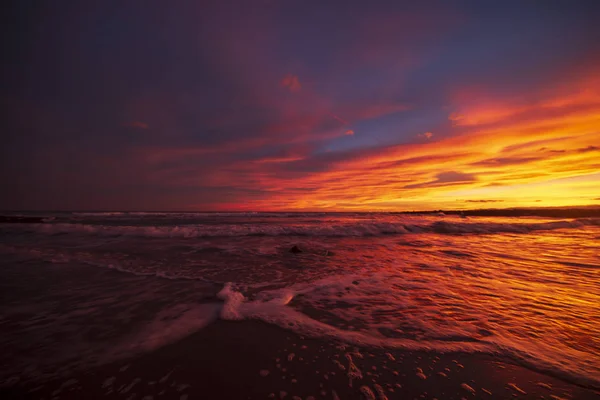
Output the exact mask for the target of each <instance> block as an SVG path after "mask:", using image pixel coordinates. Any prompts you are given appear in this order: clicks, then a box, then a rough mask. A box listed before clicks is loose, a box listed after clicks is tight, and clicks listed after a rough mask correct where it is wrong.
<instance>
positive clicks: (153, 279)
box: [0, 212, 600, 387]
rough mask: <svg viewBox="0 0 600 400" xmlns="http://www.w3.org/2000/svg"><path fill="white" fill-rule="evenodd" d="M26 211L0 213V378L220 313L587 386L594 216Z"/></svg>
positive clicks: (592, 366) (178, 334)
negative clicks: (16, 217) (26, 217)
mask: <svg viewBox="0 0 600 400" xmlns="http://www.w3.org/2000/svg"><path fill="white" fill-rule="evenodd" d="M37 215H38V216H42V217H43V222H40V223H20V224H2V225H0V291H1V294H0V296H2V302H0V326H1V327H2V332H3V334H2V337H1V338H0V351H1V353H2V354H3V363H2V366H1V367H0V382H2V381H4V382H13V381H14V380H15V379H21V380H27V379H33V380H35V379H44V378H51V377H54V376H56V375H57V374H61V373H68V372H69V371H72V370H73V369H77V368H87V367H91V366H95V365H100V364H103V363H106V362H111V361H114V360H116V359H118V358H122V357H127V356H133V355H136V354H140V353H143V352H147V351H152V350H153V349H156V348H158V347H161V346H164V345H165V344H168V343H172V342H174V341H176V340H179V339H181V338H183V337H185V336H187V335H189V334H191V333H193V332H196V331H198V330H200V329H202V328H203V327H205V326H206V325H208V324H210V323H211V322H212V321H214V320H215V319H217V318H222V319H227V320H235V321H243V320H246V319H258V320H263V321H265V322H268V323H272V324H276V325H278V326H280V327H282V328H284V329H288V330H292V331H295V332H299V333H302V334H303V335H312V336H317V337H324V338H328V339H337V340H342V341H346V342H352V343H356V344H361V345H367V346H388V347H390V348H406V349H426V350H432V351H440V352H449V351H450V352H452V351H465V352H482V353H488V354H495V355H498V356H501V357H507V358H510V359H512V360H515V361H516V362H520V363H523V364H525V365H527V366H529V367H531V368H534V369H536V370H539V371H542V372H546V373H550V374H553V375H557V376H560V377H562V378H564V379H567V380H570V381H573V382H576V383H579V384H583V385H588V386H592V387H600V219H595V218H579V219H572V218H535V217H468V218H464V217H460V216H446V215H443V214H439V215H437V214H436V215H407V214H395V213H141V212H139V213H135V212H118V213H104V212H99V213H42V214H37ZM293 246H297V247H298V248H299V249H300V251H301V252H299V253H291V252H290V251H289V250H290V249H291V247H293Z"/></svg>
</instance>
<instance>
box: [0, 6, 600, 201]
mask: <svg viewBox="0 0 600 400" xmlns="http://www.w3.org/2000/svg"><path fill="white" fill-rule="evenodd" d="M5 11H6V13H5V15H4V23H3V29H4V32H3V40H4V51H3V53H4V54H3V66H2V68H3V74H2V78H3V79H2V86H1V87H0V97H1V100H2V106H3V110H4V113H3V114H4V116H3V118H2V120H1V121H2V122H1V124H2V126H1V130H2V146H1V147H0V185H1V187H2V188H3V189H2V196H0V208H2V209H17V210H23V209H43V210H69V209H71V210H72V209H78V210H81V209H94V210H106V209H111V210H338V211H343V210H389V211H395V210H398V211H401V210H428V209H440V208H442V209H459V208H500V207H502V208H504V207H515V206H524V207H530V206H536V207H546V206H564V205H589V204H596V205H600V23H598V21H600V1H589V2H585V1H502V2H500V1H439V2H430V1H422V2H421V1H407V2H401V1H325V0H319V1H308V0H272V1H267V0H247V1H242V0H240V1H228V0H218V1H178V0H174V1H169V2H167V1H154V0H130V1H124V0H118V1H115V0H104V1H84V0H65V1H27V0H20V1H14V2H13V4H12V6H11V7H9V8H7V9H6V10H5Z"/></svg>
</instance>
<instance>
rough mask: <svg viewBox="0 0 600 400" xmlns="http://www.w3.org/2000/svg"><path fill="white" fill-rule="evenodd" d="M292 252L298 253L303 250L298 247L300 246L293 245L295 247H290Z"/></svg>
mask: <svg viewBox="0 0 600 400" xmlns="http://www.w3.org/2000/svg"><path fill="white" fill-rule="evenodd" d="M290 253H294V254H297V253H302V250H300V249H299V248H298V246H293V247H292V248H291V249H290Z"/></svg>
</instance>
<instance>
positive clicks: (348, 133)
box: [346, 129, 354, 135]
mask: <svg viewBox="0 0 600 400" xmlns="http://www.w3.org/2000/svg"><path fill="white" fill-rule="evenodd" d="M346 135H354V131H353V130H352V129H348V130H347V131H346Z"/></svg>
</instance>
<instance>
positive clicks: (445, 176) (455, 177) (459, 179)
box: [404, 171, 477, 189]
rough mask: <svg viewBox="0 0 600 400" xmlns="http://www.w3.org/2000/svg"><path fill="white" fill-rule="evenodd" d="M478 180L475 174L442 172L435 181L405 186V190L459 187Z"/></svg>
mask: <svg viewBox="0 0 600 400" xmlns="http://www.w3.org/2000/svg"><path fill="white" fill-rule="evenodd" d="M476 180H477V178H476V177H475V175H473V174H467V173H464V172H456V171H447V172H441V173H439V174H437V175H436V177H435V179H434V180H431V181H429V182H424V183H416V184H413V185H406V186H404V188H405V189H417V188H425V187H436V186H450V185H458V184H461V183H470V182H474V181H476Z"/></svg>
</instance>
